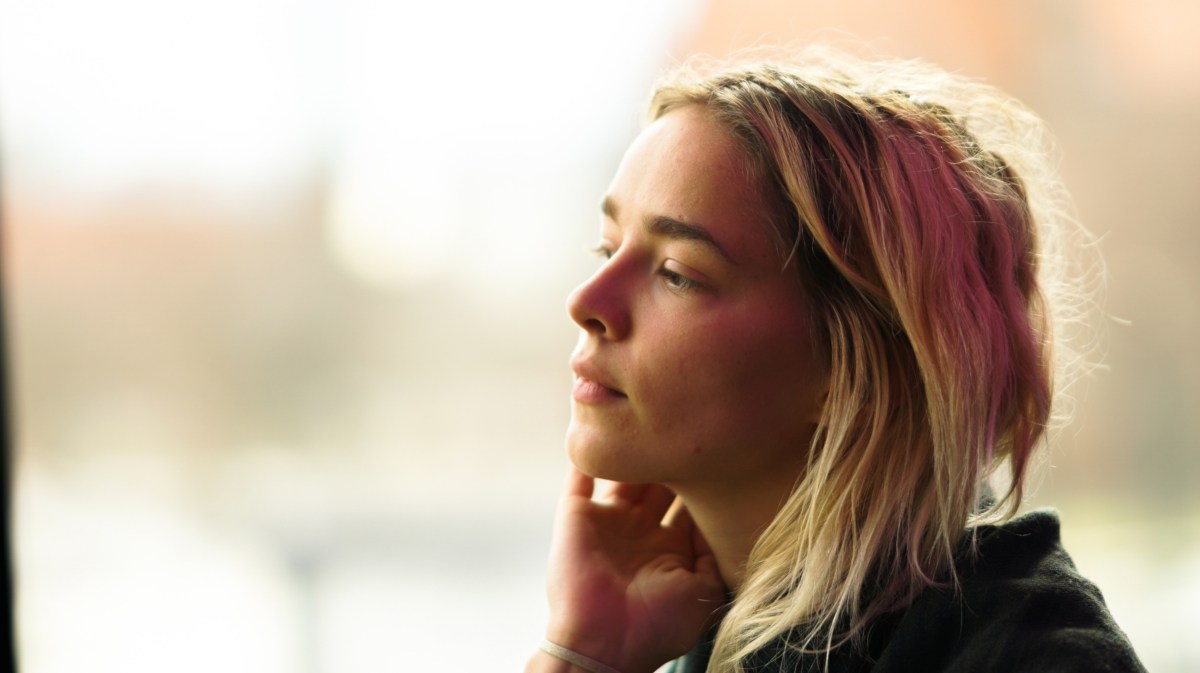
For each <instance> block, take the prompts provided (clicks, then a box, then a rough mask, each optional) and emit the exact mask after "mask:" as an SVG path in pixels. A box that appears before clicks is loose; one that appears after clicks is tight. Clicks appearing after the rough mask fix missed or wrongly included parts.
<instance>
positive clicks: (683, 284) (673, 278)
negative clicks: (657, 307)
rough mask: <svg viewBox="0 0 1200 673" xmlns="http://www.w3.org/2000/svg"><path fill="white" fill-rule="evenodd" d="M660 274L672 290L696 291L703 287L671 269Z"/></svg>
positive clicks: (663, 270) (661, 271)
mask: <svg viewBox="0 0 1200 673" xmlns="http://www.w3.org/2000/svg"><path fill="white" fill-rule="evenodd" d="M658 273H659V275H661V276H662V277H663V280H664V281H665V282H666V284H667V287H669V288H671V289H672V290H680V291H684V290H695V289H699V288H700V287H701V285H700V283H697V282H696V281H694V280H692V279H690V278H687V277H685V276H681V275H679V274H677V273H675V272H674V271H671V270H670V269H662V270H660V271H659V272H658Z"/></svg>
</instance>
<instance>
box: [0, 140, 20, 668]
mask: <svg viewBox="0 0 1200 673" xmlns="http://www.w3.org/2000/svg"><path fill="white" fill-rule="evenodd" d="M2 149H3V148H2V147H0V150H2ZM3 178H4V162H3V156H2V155H0V447H2V448H0V451H2V452H3V455H0V494H2V495H0V539H3V542H2V544H3V545H4V547H3V550H2V556H3V558H2V560H0V562H2V563H3V567H2V568H0V593H2V594H3V596H4V598H5V608H4V615H3V623H2V624H0V630H3V634H0V641H3V642H2V644H0V648H2V649H0V670H6V671H13V672H14V673H15V672H16V670H17V647H16V625H17V624H16V595H15V593H14V586H13V547H14V545H13V525H12V524H13V518H12V517H13V492H14V489H13V481H12V475H13V471H14V470H13V463H14V461H15V458H16V452H15V450H14V448H13V431H12V422H11V421H12V381H11V380H10V378H9V376H10V374H11V370H10V369H9V355H10V352H9V334H8V327H9V325H10V322H9V316H8V307H9V303H8V299H9V297H8V293H9V290H10V288H9V286H8V280H9V270H8V262H9V259H8V254H9V250H8V234H9V231H8V227H7V225H8V223H7V222H5V218H4V213H5V209H4V207H3V206H4V179H3Z"/></svg>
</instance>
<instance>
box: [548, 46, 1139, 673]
mask: <svg viewBox="0 0 1200 673" xmlns="http://www.w3.org/2000/svg"><path fill="white" fill-rule="evenodd" d="M650 118H651V121H650V123H649V124H648V125H647V126H646V128H645V129H644V131H643V132H642V133H641V135H640V136H638V138H637V139H636V140H635V141H634V143H633V145H632V146H631V147H630V148H629V150H628V152H627V153H626V155H625V158H624V160H623V161H622V162H621V165H620V167H619V168H618V170H617V174H616V177H615V178H614V179H613V182H612V184H611V186H610V187H609V190H608V192H607V194H606V196H605V197H604V200H603V206H602V211H603V224H602V228H601V241H600V244H599V248H598V252H599V253H600V254H601V256H602V257H603V258H604V261H603V263H602V264H601V266H600V268H599V270H598V271H596V273H595V275H593V276H592V277H591V278H590V279H589V280H588V281H587V282H585V283H584V284H583V285H582V286H580V287H579V288H578V289H577V290H575V292H574V293H573V294H572V295H571V297H570V299H569V301H568V310H569V312H570V315H571V317H572V319H574V321H575V322H576V323H578V324H579V326H580V328H581V335H580V339H579V344H578V346H577V348H576V349H575V352H574V355H573V356H572V360H571V367H572V369H573V371H574V374H575V386H574V390H573V403H572V417H571V423H570V427H569V429H568V431H567V448H568V451H569V454H570V458H571V460H572V462H573V463H574V466H575V467H574V468H573V469H572V471H571V474H570V475H569V476H568V479H567V485H566V489H565V494H564V497H563V500H562V503H561V506H560V511H559V517H558V522H557V530H556V535H555V542H554V548H553V551H552V556H551V565H550V577H549V583H548V585H549V599H550V624H549V626H548V630H547V634H546V640H545V641H544V642H543V643H542V646H541V647H540V648H539V650H538V651H537V653H536V654H535V655H534V656H533V658H532V659H531V660H530V662H529V665H528V667H527V671H530V672H533V671H579V670H582V671H592V672H593V673H610V672H611V671H619V672H620V673H647V672H649V671H654V670H655V669H657V668H659V667H660V666H662V665H663V664H665V663H667V662H671V661H673V660H674V663H673V664H672V665H671V666H672V668H671V669H670V670H674V671H678V672H679V673H684V672H686V673H693V672H696V673H698V672H702V671H709V672H734V671H737V672H742V671H808V670H813V671H819V670H829V671H880V672H883V671H964V672H965V671H971V672H977V671H1140V670H1142V668H1141V665H1140V663H1138V661H1137V658H1136V656H1135V655H1134V654H1133V652H1132V650H1131V648H1130V646H1129V643H1128V641H1127V640H1126V639H1125V637H1124V635H1123V634H1122V633H1121V632H1120V630H1119V629H1118V628H1117V627H1116V625H1115V624H1113V622H1112V619H1111V617H1110V616H1109V614H1108V612H1107V610H1106V608H1105V607H1104V603H1103V600H1102V598H1101V596H1100V593H1099V591H1098V590H1097V589H1096V588H1095V587H1094V586H1093V585H1091V584H1089V583H1088V582H1087V581H1086V580H1084V579H1082V578H1081V577H1080V576H1079V575H1078V574H1076V572H1075V570H1074V567H1073V565H1072V564H1071V562H1070V559H1069V558H1068V557H1067V556H1066V554H1065V552H1064V551H1063V550H1062V548H1061V546H1060V545H1059V542H1058V524H1057V519H1056V517H1055V515H1054V513H1053V512H1050V511H1040V512H1034V513H1032V514H1027V515H1025V516H1022V517H1017V518H1012V517H1013V515H1014V514H1015V511H1016V509H1017V507H1018V506H1019V504H1020V501H1021V496H1022V485H1023V484H1024V479H1025V474H1026V467H1027V465H1028V464H1029V461H1030V457H1031V455H1032V453H1033V451H1034V449H1035V447H1036V446H1037V445H1038V444H1039V440H1040V439H1041V438H1042V436H1043V431H1044V429H1045V428H1046V426H1047V423H1048V422H1049V421H1050V419H1051V407H1052V405H1051V402H1052V398H1053V396H1054V392H1055V388H1054V383H1055V380H1056V378H1058V379H1059V380H1060V381H1061V374H1062V373H1063V372H1061V371H1059V368H1058V367H1057V366H1056V364H1055V362H1056V360H1057V361H1059V362H1072V361H1076V360H1077V358H1075V357H1074V356H1073V354H1072V353H1071V352H1070V351H1069V349H1068V348H1067V344H1066V343H1065V342H1064V341H1063V340H1062V339H1061V338H1060V333H1061V330H1060V328H1061V327H1062V325H1063V323H1064V320H1063V317H1064V316H1067V315H1068V313H1069V312H1064V311H1063V310H1062V309H1061V306H1065V305H1066V304H1062V305H1060V304H1056V303H1055V302H1057V301H1058V300H1059V299H1060V297H1057V296H1053V294H1054V293H1055V292H1058V291H1059V290H1060V289H1062V287H1064V284H1063V279H1062V278H1061V277H1059V276H1057V275H1056V272H1057V271H1058V270H1059V267H1060V266H1061V265H1060V264H1059V260H1058V259H1057V258H1056V257H1055V256H1054V255H1056V254H1057V253H1056V252H1055V250H1054V248H1053V247H1052V245H1051V244H1053V243H1054V238H1053V236H1055V235H1056V232H1057V231H1058V230H1060V229H1061V228H1062V227H1063V226H1064V225H1066V224H1069V222H1070V221H1069V219H1068V218H1067V217H1066V216H1065V209H1064V204H1063V201H1062V199H1061V198H1060V191H1059V189H1058V187H1057V184H1058V183H1057V182H1056V181H1055V180H1054V177H1053V176H1052V175H1051V174H1050V173H1049V172H1048V171H1047V170H1045V168H1044V167H1043V166H1044V164H1043V163H1041V162H1042V161H1043V157H1042V156H1041V155H1039V151H1040V150H1041V127H1040V124H1039V122H1038V121H1037V119H1036V118H1035V117H1034V116H1033V115H1031V114H1030V113H1029V112H1027V111H1026V110H1025V109H1023V108H1021V107H1020V106H1019V105H1018V104H1016V103H1015V102H1013V101H1011V100H1008V99H1006V98H1004V97H1002V96H1000V95H999V94H998V93H997V92H995V91H993V90H991V89H988V88H986V87H984V86H982V85H979V84H975V83H971V82H967V81H962V80H959V79H956V78H953V77H951V76H949V75H946V74H944V73H940V72H936V71H932V70H929V69H925V68H921V67H917V66H914V65H912V64H905V65H896V64H878V63H861V62H856V61H851V60H849V59H845V58H836V59H830V58H816V57H805V58H800V59H794V60H792V61H790V62H788V63H786V64H770V63H753V64H748V65H740V66H727V67H722V68H718V69H715V70H711V71H709V72H706V73H700V72H697V71H695V70H693V69H685V70H681V71H679V72H677V73H675V74H674V75H673V76H672V77H670V78H669V79H668V80H666V81H665V82H664V83H662V84H661V85H660V86H659V87H658V89H657V90H656V92H655V94H654V97H653V101H652V103H651V106H650ZM1001 468H1003V470H1004V472H1005V473H1006V474H1007V476H1008V478H1007V480H1006V482H1005V483H1004V484H1003V485H1001V487H1000V488H999V490H998V495H999V497H993V495H992V491H991V489H990V488H989V481H990V480H991V479H992V478H993V477H994V476H995V475H996V473H997V471H998V470H1000V469H1001ZM596 478H600V479H605V480H610V481H611V482H613V483H612V485H611V488H608V489H605V490H604V492H602V493H595V492H594V490H593V480H594V479H596Z"/></svg>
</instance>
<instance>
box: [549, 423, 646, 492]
mask: <svg viewBox="0 0 1200 673" xmlns="http://www.w3.org/2000/svg"><path fill="white" fill-rule="evenodd" d="M566 443H567V457H568V458H570V459H571V462H572V463H574V465H575V468H576V469H578V470H579V471H580V472H582V473H584V474H586V475H587V476H589V477H592V478H595V479H605V480H608V481H624V482H630V483H640V482H644V481H646V479H645V478H639V477H644V476H645V475H641V474H639V473H640V472H641V470H639V469H638V466H637V465H636V461H634V460H631V456H629V455H627V454H626V452H624V451H621V450H619V449H618V447H615V446H610V445H609V443H608V442H602V441H597V438H595V437H594V436H589V433H588V432H587V430H586V429H585V428H577V427H574V426H572V427H571V428H570V429H568V430H567V442H566Z"/></svg>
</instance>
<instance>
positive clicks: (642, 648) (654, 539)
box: [547, 467, 725, 673]
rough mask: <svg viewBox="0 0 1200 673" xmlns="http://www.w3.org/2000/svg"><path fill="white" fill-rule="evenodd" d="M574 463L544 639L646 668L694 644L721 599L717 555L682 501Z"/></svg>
mask: <svg viewBox="0 0 1200 673" xmlns="http://www.w3.org/2000/svg"><path fill="white" fill-rule="evenodd" d="M594 484H595V482H594V480H593V479H592V478H591V477H587V476H585V475H583V474H582V473H580V472H579V471H578V470H576V469H575V468H574V467H572V468H571V471H570V474H569V475H568V477H567V484H566V488H565V491H564V493H563V499H562V502H561V503H560V504H559V508H558V518H557V523H556V526H555V535H554V543H553V545H552V548H551V554H550V572H549V579H548V587H547V588H548V593H549V598H550V626H549V629H548V630H547V638H548V639H549V640H550V641H551V642H554V643H557V644H559V645H561V646H563V647H567V648H569V649H572V650H575V651H577V652H579V653H581V654H584V655H587V656H589V657H591V658H593V659H596V660H598V661H601V662H604V663H606V664H608V665H609V666H612V667H614V668H616V669H618V670H620V671H622V673H641V672H643V671H646V672H649V671H653V670H654V669H656V668H657V667H658V666H660V665H662V664H664V663H666V662H667V661H669V660H671V659H674V658H675V657H678V656H680V655H682V654H684V653H685V652H687V651H688V650H689V649H691V647H692V646H694V645H695V644H696V642H698V641H699V639H700V637H701V636H702V635H703V634H704V632H705V630H706V629H707V628H708V627H709V626H710V625H711V624H712V622H713V620H714V619H715V615H716V613H717V612H718V611H719V610H720V609H721V607H722V606H723V605H724V603H725V586H724V584H723V583H722V581H721V577H720V574H719V573H718V572H717V564H716V560H715V559H714V558H713V555H712V551H711V550H710V549H709V548H708V545H707V544H706V543H705V541H704V538H703V536H702V535H701V534H700V531H699V529H697V528H696V526H695V525H694V524H693V523H692V518H691V516H689V514H688V512H687V509H686V508H684V507H683V503H682V501H679V500H678V499H677V498H676V496H675V494H674V493H673V492H671V490H670V489H668V488H666V487H665V486H660V485H657V484H637V485H635V484H615V485H614V487H613V489H612V490H611V491H610V492H608V493H606V494H603V495H602V496H601V497H599V498H597V499H593V489H594Z"/></svg>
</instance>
